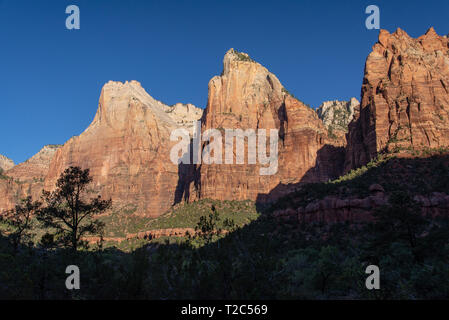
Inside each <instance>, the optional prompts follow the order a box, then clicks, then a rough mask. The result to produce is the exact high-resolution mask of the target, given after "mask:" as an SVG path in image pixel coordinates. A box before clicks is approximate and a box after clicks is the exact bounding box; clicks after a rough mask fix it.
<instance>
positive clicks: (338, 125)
mask: <svg viewBox="0 0 449 320" xmlns="http://www.w3.org/2000/svg"><path fill="white" fill-rule="evenodd" d="M359 104H360V103H359V101H358V100H357V99H356V98H351V99H350V100H349V101H338V100H333V101H325V102H323V103H322V104H321V105H320V106H319V107H318V108H317V110H316V112H317V114H318V117H319V118H320V119H321V120H323V123H324V125H325V126H326V128H327V129H328V131H329V136H331V137H335V138H336V139H339V140H340V141H344V140H345V135H346V133H347V132H348V125H349V123H350V122H351V121H352V119H353V117H354V109H355V108H357V107H358V106H359Z"/></svg>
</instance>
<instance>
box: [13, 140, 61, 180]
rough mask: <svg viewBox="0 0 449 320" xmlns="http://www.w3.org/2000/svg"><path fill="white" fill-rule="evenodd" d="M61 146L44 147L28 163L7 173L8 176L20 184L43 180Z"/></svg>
mask: <svg viewBox="0 0 449 320" xmlns="http://www.w3.org/2000/svg"><path fill="white" fill-rule="evenodd" d="M59 147H61V146H60V145H47V146H44V147H43V148H42V149H41V150H40V151H39V152H38V153H36V154H35V155H34V156H33V157H31V158H30V159H28V160H27V161H25V162H23V163H20V164H18V165H16V166H15V167H14V168H12V169H10V170H8V171H7V175H8V176H10V177H12V178H13V179H14V180H18V181H20V182H30V181H33V180H34V181H35V180H43V179H44V178H45V176H46V175H47V173H48V168H49V166H50V162H51V160H52V159H53V156H54V155H55V153H56V151H57V150H58V149H59Z"/></svg>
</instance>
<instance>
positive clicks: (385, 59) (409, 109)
mask: <svg viewBox="0 0 449 320" xmlns="http://www.w3.org/2000/svg"><path fill="white" fill-rule="evenodd" d="M448 145H449V42H448V39H447V37H442V36H439V35H437V34H436V32H435V30H434V29H433V28H431V29H429V30H428V31H427V33H426V34H425V35H423V36H421V37H419V38H417V39H413V38H411V37H409V36H408V35H407V34H406V33H405V32H404V31H403V30H401V29H398V30H397V31H396V32H394V33H392V34H390V33H389V32H388V31H386V30H381V31H380V33H379V41H378V42H377V43H376V44H375V45H374V46H373V51H372V52H371V54H370V55H369V56H368V58H367V60H366V65H365V76H364V79H363V86H362V101H361V105H360V109H359V110H356V112H355V115H354V121H353V123H351V124H350V129H349V133H348V150H347V155H346V163H345V170H346V171H348V170H350V169H351V168H355V167H359V166H361V165H364V164H366V163H367V162H368V161H369V160H370V159H371V158H373V157H374V156H375V155H376V154H377V152H379V151H382V150H387V151H389V150H392V149H397V148H414V149H421V148H424V147H430V148H435V147H441V146H448Z"/></svg>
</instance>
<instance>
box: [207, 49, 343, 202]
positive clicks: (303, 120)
mask: <svg viewBox="0 0 449 320" xmlns="http://www.w3.org/2000/svg"><path fill="white" fill-rule="evenodd" d="M211 128H215V129H217V128H223V129H237V128H240V129H243V130H246V129H254V130H256V131H257V129H266V130H267V137H268V135H269V130H270V129H277V130H279V161H278V171H277V172H276V174H274V175H265V176H263V175H260V173H259V169H260V167H261V166H262V167H267V165H260V164H259V162H258V163H257V164H248V161H247V157H246V156H245V164H235V163H236V161H235V157H234V161H233V163H234V164H232V165H230V164H228V165H224V164H221V165H217V164H202V165H201V166H200V183H199V186H200V190H199V197H201V198H213V199H219V200H243V199H252V200H255V199H259V200H271V199H272V198H276V197H278V196H279V195H280V194H270V195H269V196H267V199H262V198H263V197H260V194H268V193H269V192H270V191H271V190H272V189H273V188H274V187H276V186H277V185H278V184H283V185H284V184H285V185H288V184H294V183H298V182H300V181H302V182H306V181H307V182H313V181H323V180H328V179H329V178H331V177H333V175H334V174H335V170H334V164H333V163H332V162H320V159H319V158H318V153H319V150H321V149H323V148H324V147H325V146H326V145H327V144H328V143H329V144H331V143H333V142H330V141H329V139H328V138H327V130H326V128H325V127H324V125H323V123H322V121H321V120H320V119H319V118H318V116H317V113H316V112H315V111H314V110H313V109H311V108H309V107H307V106H306V105H305V104H304V103H302V102H301V101H299V100H297V99H295V98H293V97H292V96H291V95H290V94H289V93H288V91H287V90H286V89H285V88H284V87H283V86H282V84H281V83H280V82H279V80H278V79H277V78H276V76H275V75H274V74H272V73H270V72H269V71H268V70H267V69H266V68H264V67H263V66H262V65H260V64H258V63H256V62H254V61H252V60H251V59H250V58H249V57H248V55H247V54H245V53H240V52H236V51H235V50H233V49H231V50H229V51H228V52H227V53H226V55H225V57H224V61H223V73H222V75H221V76H216V77H214V78H212V80H211V81H210V82H209V96H208V103H207V108H206V110H205V113H204V115H203V119H202V133H204V132H205V131H206V130H208V129H211ZM267 141H268V138H267ZM224 145H225V141H224V139H223V146H224ZM203 147H204V145H203ZM234 148H235V142H234ZM246 150H247V144H245V152H246ZM267 151H268V148H267ZM222 156H223V159H224V154H223V155H222ZM324 158H325V157H324ZM328 158H329V157H328ZM223 163H224V161H223ZM312 168H314V173H313V174H310V170H311V169H312ZM306 173H309V174H307V176H306ZM282 192H285V190H283V191H282ZM282 192H280V193H282Z"/></svg>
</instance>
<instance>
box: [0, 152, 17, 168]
mask: <svg viewBox="0 0 449 320" xmlns="http://www.w3.org/2000/svg"><path fill="white" fill-rule="evenodd" d="M12 167H14V161H12V160H11V159H9V158H8V157H5V156H4V155H1V154H0V169H1V170H4V171H6V170H9V169H11V168H12Z"/></svg>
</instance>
